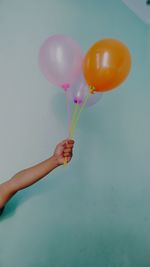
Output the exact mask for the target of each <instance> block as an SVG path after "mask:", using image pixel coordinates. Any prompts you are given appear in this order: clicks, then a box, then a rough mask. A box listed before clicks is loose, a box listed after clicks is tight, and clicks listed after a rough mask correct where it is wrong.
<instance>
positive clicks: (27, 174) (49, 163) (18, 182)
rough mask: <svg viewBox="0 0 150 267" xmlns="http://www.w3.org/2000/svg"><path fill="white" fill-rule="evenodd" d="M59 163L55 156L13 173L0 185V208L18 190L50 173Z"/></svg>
mask: <svg viewBox="0 0 150 267" xmlns="http://www.w3.org/2000/svg"><path fill="white" fill-rule="evenodd" d="M58 166H59V164H58V162H57V159H56V158H55V156H52V157H51V158H49V159H47V160H45V161H43V162H41V163H39V164H37V165H35V166H33V167H30V168H28V169H25V170H22V171H20V172H18V173H17V174H16V175H14V176H13V177H12V178H11V179H10V180H9V181H6V182H5V183H3V184H1V185H0V208H1V207H3V206H4V205H5V203H6V202H7V201H8V200H9V199H10V198H11V197H12V196H13V195H14V194H15V193H16V192H18V191H19V190H21V189H24V188H26V187H28V186H30V185H32V184H34V183H36V182H37V181H39V180H40V179H42V178H43V177H44V176H46V175H47V174H48V173H50V172H51V171H52V170H54V169H55V168H56V167H58Z"/></svg>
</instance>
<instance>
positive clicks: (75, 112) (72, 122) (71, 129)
mask: <svg viewBox="0 0 150 267" xmlns="http://www.w3.org/2000/svg"><path fill="white" fill-rule="evenodd" d="M78 109H79V105H78V104H76V105H75V109H74V113H73V116H72V120H71V125H70V138H72V131H73V127H74V123H75V120H76V116H77V113H78Z"/></svg>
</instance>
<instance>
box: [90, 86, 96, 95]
mask: <svg viewBox="0 0 150 267" xmlns="http://www.w3.org/2000/svg"><path fill="white" fill-rule="evenodd" d="M94 91H95V86H90V93H91V94H94Z"/></svg>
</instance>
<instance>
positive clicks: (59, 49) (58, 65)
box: [39, 35, 82, 91]
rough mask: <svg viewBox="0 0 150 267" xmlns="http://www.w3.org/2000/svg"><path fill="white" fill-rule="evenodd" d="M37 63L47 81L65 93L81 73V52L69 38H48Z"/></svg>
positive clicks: (57, 36) (58, 36) (56, 36)
mask: <svg viewBox="0 0 150 267" xmlns="http://www.w3.org/2000/svg"><path fill="white" fill-rule="evenodd" d="M39 63H40V68H41V71H42V73H43V74H44V76H45V77H46V78H47V79H48V81H50V82H51V83H53V84H55V85H56V86H58V87H60V88H63V89H64V90H65V91H67V89H69V88H70V87H71V86H72V85H73V84H74V82H75V81H76V79H77V78H78V76H79V74H80V72H81V68H82V52H81V50H80V47H79V46H78V44H77V43H76V42H75V41H74V40H72V39H71V38H70V37H67V36H64V35H54V36H50V37H49V38H48V39H47V40H46V41H45V42H44V43H43V45H42V47H41V48H40V53H39Z"/></svg>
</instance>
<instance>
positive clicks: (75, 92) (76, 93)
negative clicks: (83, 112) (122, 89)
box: [68, 74, 102, 107]
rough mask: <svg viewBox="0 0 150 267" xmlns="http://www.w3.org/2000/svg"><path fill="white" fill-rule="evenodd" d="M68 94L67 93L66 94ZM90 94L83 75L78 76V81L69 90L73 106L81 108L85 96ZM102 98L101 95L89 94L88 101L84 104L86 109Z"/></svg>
mask: <svg viewBox="0 0 150 267" xmlns="http://www.w3.org/2000/svg"><path fill="white" fill-rule="evenodd" d="M68 93H69V92H68ZM89 93H90V89H89V87H88V85H87V83H86V81H85V79H84V77H83V74H81V75H80V77H79V79H78V80H77V81H76V83H75V84H74V85H73V87H72V88H71V90H70V94H71V98H72V100H73V103H74V104H78V105H79V106H82V104H83V103H84V100H85V99H86V97H87V95H88V94H89ZM101 98H102V93H94V94H91V95H90V97H89V99H88V101H87V102H86V105H85V106H86V107H90V106H92V105H94V104H96V103H97V102H98V101H99V100H100V99H101Z"/></svg>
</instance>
